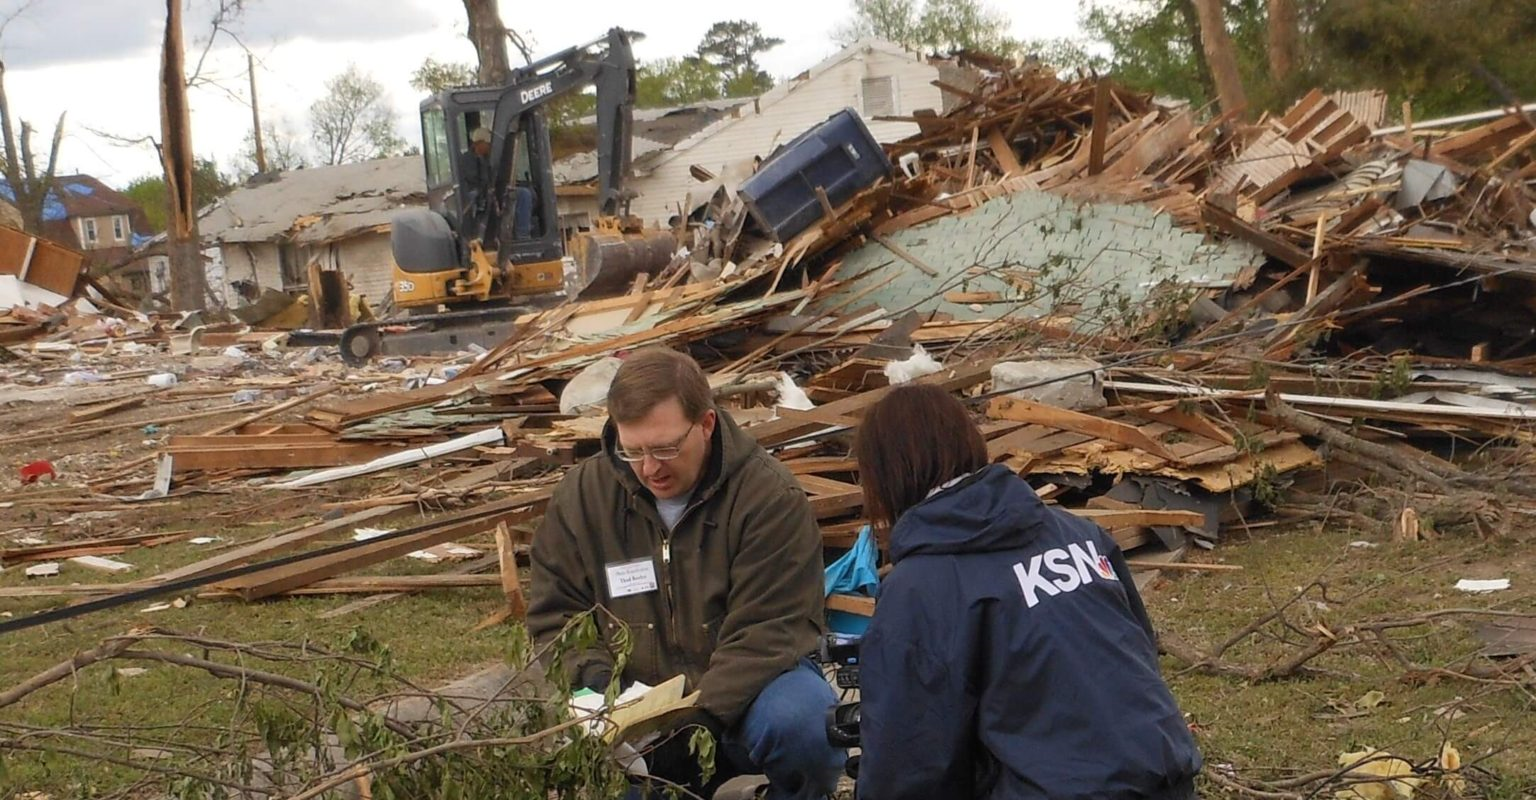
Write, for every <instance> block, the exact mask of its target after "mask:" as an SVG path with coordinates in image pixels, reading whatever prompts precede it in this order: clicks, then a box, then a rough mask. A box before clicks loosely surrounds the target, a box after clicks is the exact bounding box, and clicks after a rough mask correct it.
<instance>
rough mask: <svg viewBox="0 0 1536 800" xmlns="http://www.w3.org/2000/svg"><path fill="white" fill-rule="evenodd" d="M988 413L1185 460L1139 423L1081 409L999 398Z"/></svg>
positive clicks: (995, 417) (1179, 461)
mask: <svg viewBox="0 0 1536 800" xmlns="http://www.w3.org/2000/svg"><path fill="white" fill-rule="evenodd" d="M987 416H989V417H992V418H993V419H1012V420H1018V421H1020V422H1029V423H1033V424H1035V425H1044V426H1045V427H1047V428H1057V429H1059V430H1064V431H1073V432H1074V433H1083V434H1087V435H1089V436H1095V437H1097V438H1100V439H1106V440H1108V441H1111V442H1115V443H1117V444H1122V445H1125V446H1126V447H1134V448H1136V449H1137V450H1141V451H1143V452H1146V453H1148V454H1150V455H1154V456H1157V457H1158V458H1161V459H1164V460H1166V461H1172V462H1175V463H1182V459H1180V458H1179V457H1178V456H1177V455H1176V454H1175V453H1174V452H1173V451H1172V450H1169V449H1168V447H1167V446H1166V445H1164V444H1163V443H1161V442H1158V441H1156V440H1154V439H1153V438H1152V437H1150V436H1148V435H1146V434H1145V433H1142V432H1141V431H1140V430H1138V429H1137V428H1136V427H1135V426H1133V425H1127V424H1125V423H1123V422H1115V421H1114V420H1108V419H1103V418H1102V417H1095V416H1093V415H1091V414H1084V413H1082V412H1079V411H1068V410H1067V409H1064V408H1057V407H1055V406H1049V405H1046V404H1044V403H1036V402H1033V401H1030V400H1022V399H1019V398H1016V397H996V398H993V399H992V401H991V402H990V403H989V404H988V406H987Z"/></svg>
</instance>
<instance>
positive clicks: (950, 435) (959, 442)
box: [853, 385, 987, 529]
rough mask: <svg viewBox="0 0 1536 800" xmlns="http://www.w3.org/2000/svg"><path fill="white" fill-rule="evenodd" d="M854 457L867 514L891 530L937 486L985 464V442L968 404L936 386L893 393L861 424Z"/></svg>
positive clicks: (877, 405) (873, 522)
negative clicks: (973, 420)
mask: <svg viewBox="0 0 1536 800" xmlns="http://www.w3.org/2000/svg"><path fill="white" fill-rule="evenodd" d="M853 449H854V458H855V459H857V461H858V464H859V483H860V484H862V485H863V487H864V513H865V515H866V516H867V517H868V518H869V521H870V523H871V524H873V525H874V526H875V527H876V528H880V529H887V528H890V527H891V526H892V525H895V524H896V520H898V519H900V518H901V515H902V514H904V513H906V511H907V509H909V508H911V507H913V506H915V505H917V504H918V503H921V502H922V501H923V500H924V499H925V498H926V497H927V496H928V493H929V492H930V491H932V490H933V488H934V487H936V486H939V485H940V484H943V483H946V482H948V481H951V480H954V479H955V478H958V477H960V476H961V475H965V474H968V473H971V472H975V471H976V470H979V469H981V468H982V467H985V466H986V465H987V443H986V440H985V439H983V438H982V436H981V431H980V430H978V429H977V428H976V424H975V423H974V422H972V421H971V416H970V414H969V413H967V412H966V410H965V406H963V405H961V404H960V401H959V400H956V399H955V398H954V397H953V396H952V395H950V393H949V392H946V391H944V390H943V389H940V388H939V387H937V386H926V385H913V386H900V387H897V388H895V389H892V390H891V392H890V394H887V395H886V396H885V397H884V399H882V400H881V401H880V402H878V403H876V404H875V406H874V407H873V408H871V409H870V410H869V411H868V412H867V413H866V414H865V415H864V419H863V421H862V422H860V423H859V434H858V441H856V442H855V443H854V448H853Z"/></svg>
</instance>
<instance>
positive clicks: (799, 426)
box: [747, 362, 992, 446]
mask: <svg viewBox="0 0 1536 800" xmlns="http://www.w3.org/2000/svg"><path fill="white" fill-rule="evenodd" d="M991 376H992V365H991V363H990V362H989V363H985V364H968V365H965V366H962V367H957V368H955V369H952V370H943V371H941V372H936V373H934V374H932V375H924V376H923V377H921V378H919V379H918V381H917V382H918V383H925V384H930V385H933V386H938V387H940V388H942V389H944V390H945V391H951V392H955V391H960V390H962V389H968V388H970V387H972V386H975V385H976V384H978V383H981V382H983V381H985V380H988V379H989V378H991ZM890 390H891V389H890V387H889V386H882V387H880V388H878V389H872V390H870V391H867V392H861V393H859V394H856V395H853V396H851V397H845V398H842V399H840V400H834V401H832V402H830V403H827V404H826V405H823V406H820V407H819V408H818V409H817V411H819V412H822V413H824V414H831V415H834V416H856V415H858V414H862V413H863V412H864V410H865V409H867V408H869V407H870V406H872V405H874V404H875V403H878V402H880V399H881V398H883V397H885V396H886V394H888V393H889V392H890ZM824 427H826V426H825V425H820V424H818V423H815V422H805V421H803V420H791V419H776V420H773V421H770V422H764V423H762V424H760V425H753V426H752V427H750V428H747V432H748V433H750V434H752V435H753V436H754V437H756V438H757V441H758V443H759V444H762V445H764V446H769V445H774V444H780V443H782V442H786V441H789V440H790V439H793V438H795V437H797V436H801V435H804V434H806V433H810V432H813V431H815V430H817V429H818V428H824Z"/></svg>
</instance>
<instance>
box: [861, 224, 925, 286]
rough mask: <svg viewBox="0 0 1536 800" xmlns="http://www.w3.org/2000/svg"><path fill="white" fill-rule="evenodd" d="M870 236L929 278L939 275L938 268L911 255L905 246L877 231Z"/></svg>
mask: <svg viewBox="0 0 1536 800" xmlns="http://www.w3.org/2000/svg"><path fill="white" fill-rule="evenodd" d="M870 238H872V239H874V240H875V241H876V242H877V243H879V245H880V246H881V247H884V248H885V249H887V250H889V251H891V254H892V255H894V256H896V257H897V258H899V259H901V260H902V261H905V262H907V263H908V264H911V265H912V266H914V267H917V268H918V270H919V271H921V272H922V273H923V274H924V275H927V276H928V277H930V278H937V277H939V271H938V270H936V269H934V268H933V267H931V266H929V265H928V263H927V262H925V261H923V260H922V259H920V258H918V257H917V256H914V255H912V253H911V252H909V251H908V250H907V249H906V248H905V247H902V246H901V245H899V244H897V243H895V242H893V241H891V240H890V239H887V238H886V237H884V236H882V235H880V234H878V233H871V234H870Z"/></svg>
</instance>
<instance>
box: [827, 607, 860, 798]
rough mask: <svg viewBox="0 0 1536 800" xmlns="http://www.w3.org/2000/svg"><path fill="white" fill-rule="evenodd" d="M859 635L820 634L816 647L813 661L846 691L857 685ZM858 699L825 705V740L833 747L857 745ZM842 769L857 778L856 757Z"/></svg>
mask: <svg viewBox="0 0 1536 800" xmlns="http://www.w3.org/2000/svg"><path fill="white" fill-rule="evenodd" d="M859 642H860V637H857V636H849V635H846V634H840V633H829V634H827V635H826V636H823V637H822V639H821V642H820V646H819V647H818V648H817V653H816V661H817V662H819V663H820V664H821V665H822V666H824V667H832V668H833V676H834V680H835V681H836V683H837V688H839V689H842V690H843V692H844V693H845V694H846V693H848V692H851V691H856V690H857V689H858V688H859ZM859 719H860V715H859V702H858V701H857V700H853V701H850V702H844V703H838V704H837V705H835V706H833V707H832V708H830V709H827V741H828V742H831V743H832V745H833V746H835V747H842V748H850V747H858V746H859ZM843 771H844V772H847V773H848V777H850V778H854V779H858V777H859V757H858V756H850V757H849V758H848V763H847V764H845V765H844V767H843Z"/></svg>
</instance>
